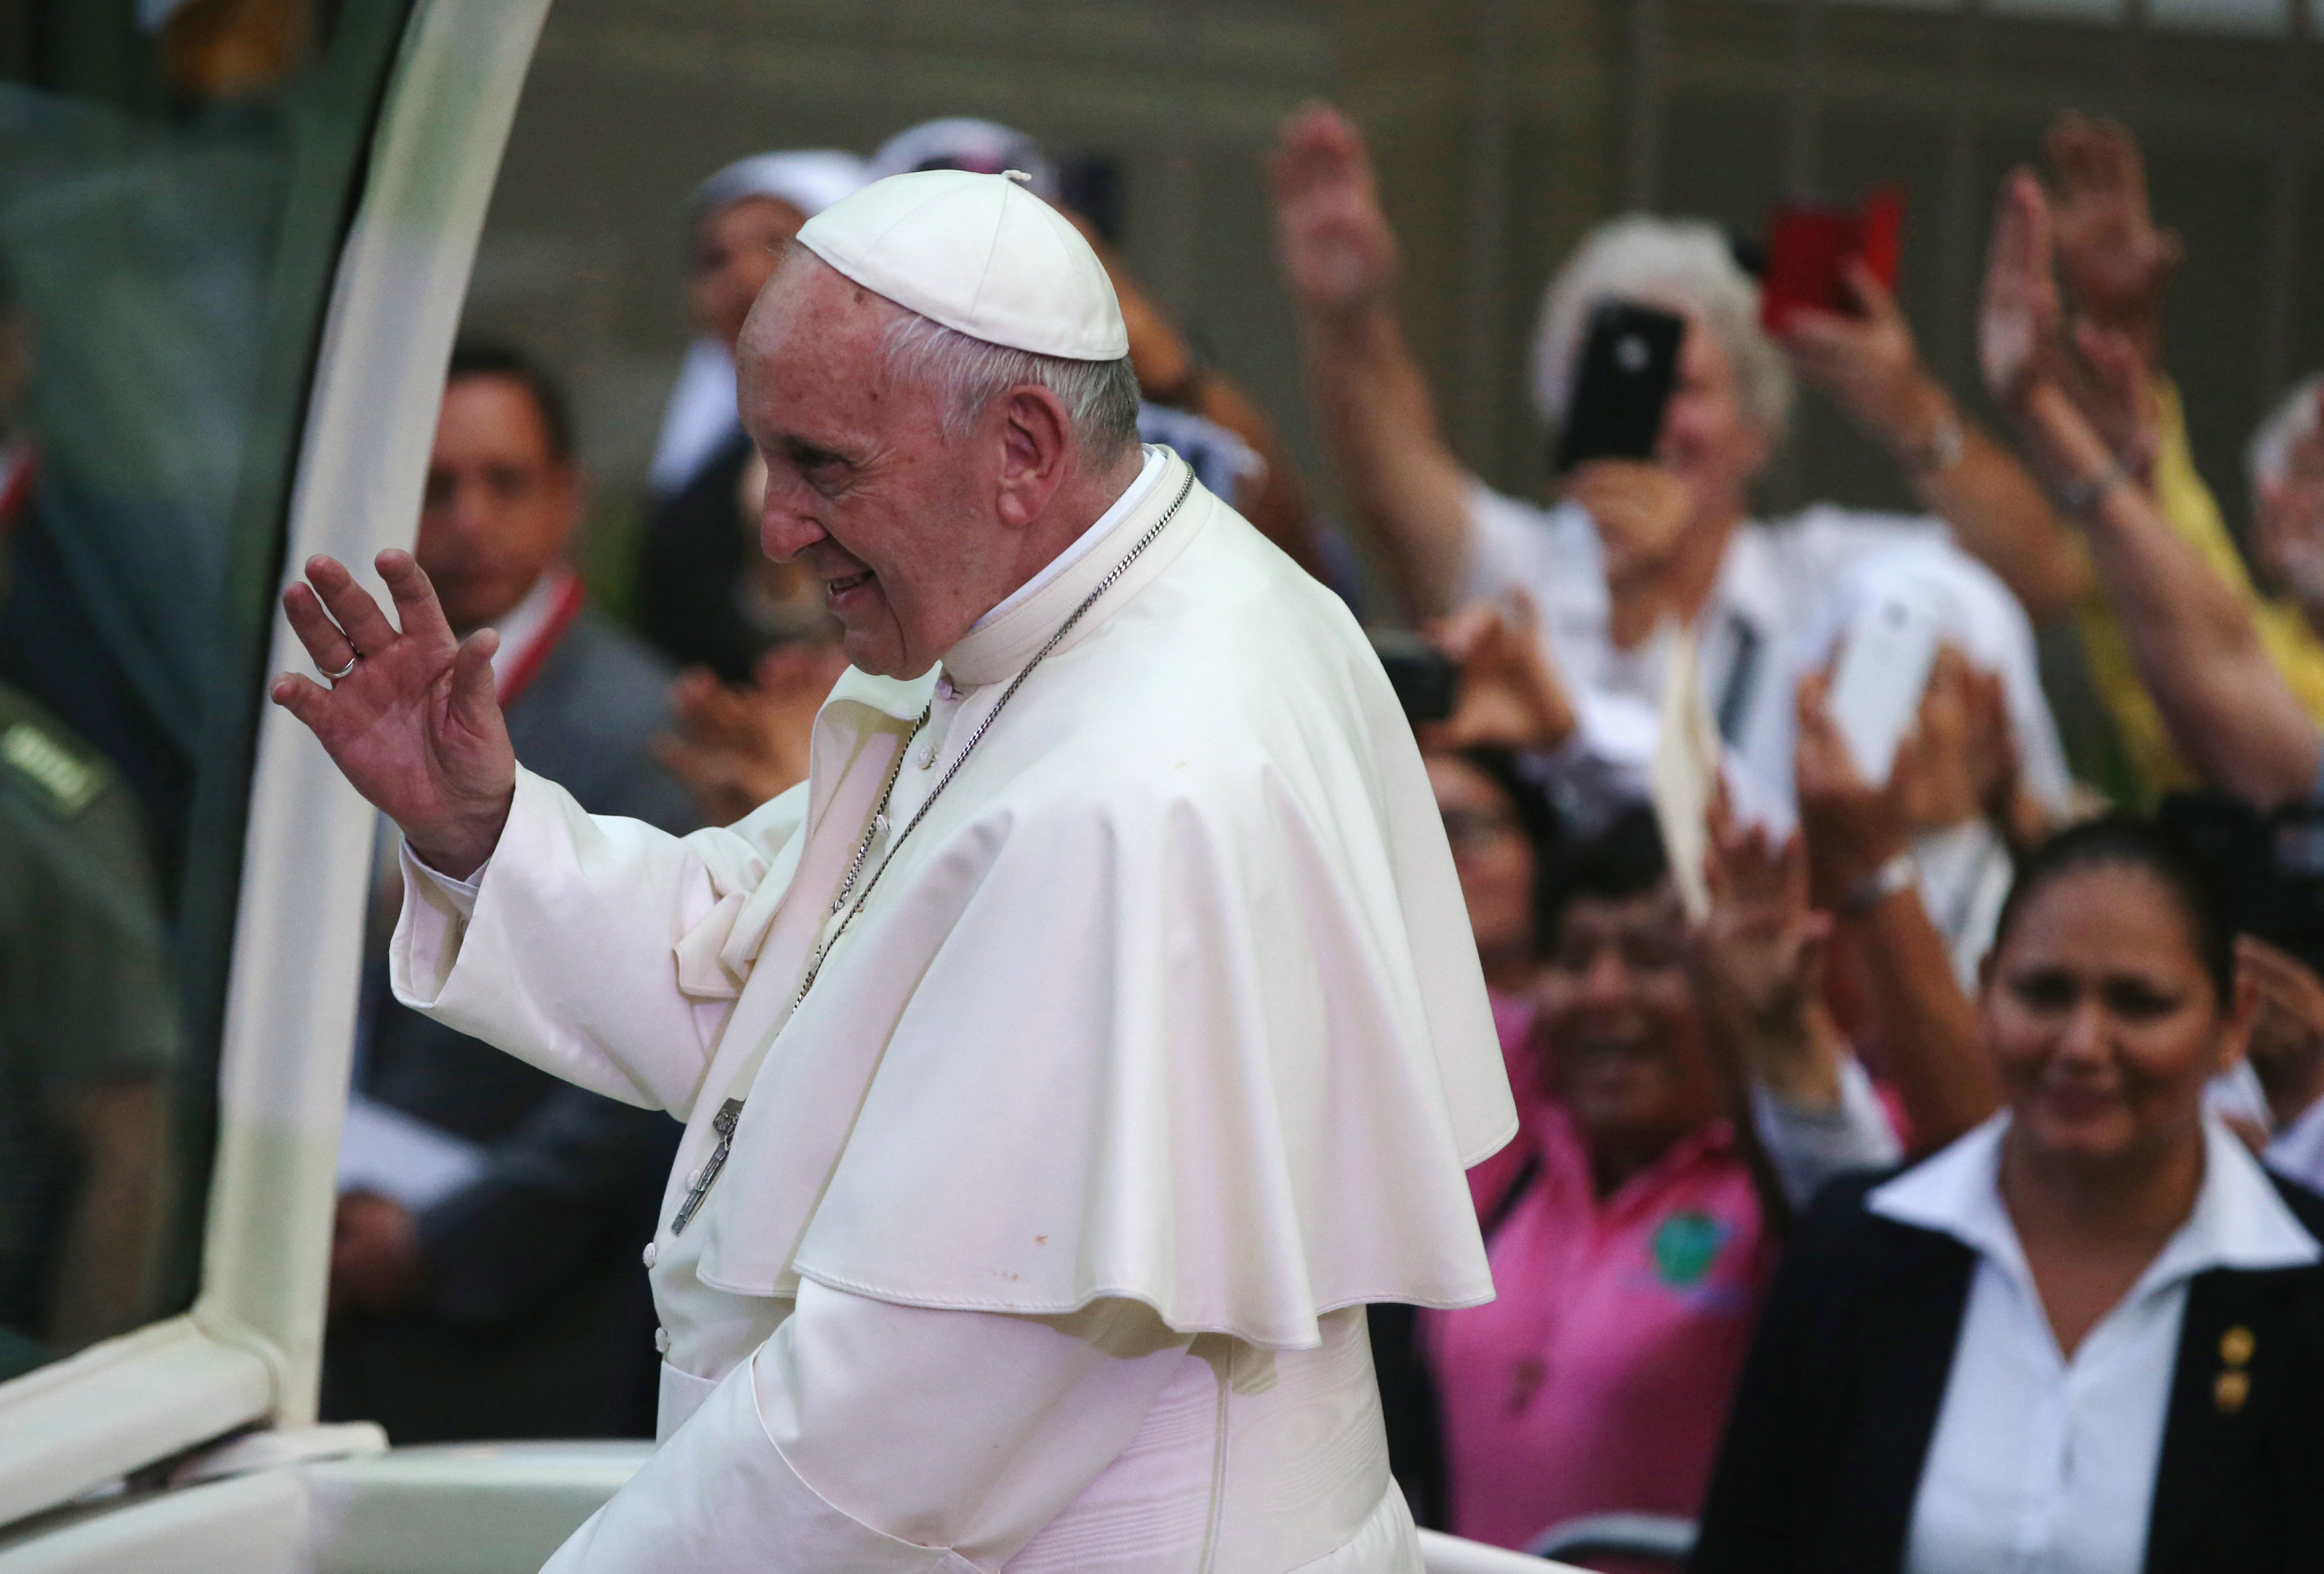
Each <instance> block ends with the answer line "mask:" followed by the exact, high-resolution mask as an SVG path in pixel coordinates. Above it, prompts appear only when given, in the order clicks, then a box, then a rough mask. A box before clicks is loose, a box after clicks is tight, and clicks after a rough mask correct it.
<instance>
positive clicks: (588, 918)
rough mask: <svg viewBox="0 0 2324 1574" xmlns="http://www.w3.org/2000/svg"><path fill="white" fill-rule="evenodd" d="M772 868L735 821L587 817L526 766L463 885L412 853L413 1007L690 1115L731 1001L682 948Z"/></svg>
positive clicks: (585, 1083) (399, 958)
mask: <svg viewBox="0 0 2324 1574" xmlns="http://www.w3.org/2000/svg"><path fill="white" fill-rule="evenodd" d="M801 801H803V799H802V800H801ZM774 807H775V806H774V805H770V806H769V808H770V810H771V809H773V808H774ZM762 812H764V811H762ZM754 819H755V817H754ZM750 824H752V822H751V821H746V822H745V825H746V826H748V825H750ZM769 862H770V860H769V856H768V855H767V853H766V851H765V850H764V849H763V848H762V847H761V846H759V845H757V844H756V843H754V842H752V840H751V839H749V838H746V837H744V836H742V835H738V834H736V833H735V832H733V831H728V830H708V831H697V832H696V833H695V834H694V835H693V836H691V837H687V838H678V837H673V836H671V835H669V833H668V832H666V831H661V830H658V829H655V828H653V827H652V826H650V825H646V824H644V823H643V822H641V821H639V820H633V819H618V818H615V817H613V816H599V815H591V814H587V813H585V812H584V811H583V810H582V808H581V806H580V805H579V804H578V803H576V802H575V801H573V798H572V795H571V794H569V793H567V792H566V791H565V790H564V789H563V788H561V787H559V786H558V785H557V784H556V783H555V782H549V781H547V780H545V779H543V778H541V777H539V776H536V775H534V774H533V773H531V772H530V771H526V770H523V769H521V768H520V769H519V770H518V772H517V782H516V797H515V801H514V802H513V803H512V805H511V806H510V810H509V818H508V823H507V825H506V827H505V828H504V829H503V830H502V832H501V839H500V842H499V845H498V846H497V847H494V849H493V856H492V860H491V863H490V865H489V866H488V867H487V868H484V869H480V870H478V871H477V873H476V875H475V876H474V877H472V878H471V879H469V880H466V881H457V880H450V879H447V877H446V876H445V875H441V874H439V873H438V872H437V871H435V870H432V869H429V867H428V866H426V865H424V864H422V863H420V860H419V859H418V858H416V857H414V856H412V855H411V853H410V849H409V848H406V849H405V851H404V853H403V855H402V864H403V869H404V874H405V880H404V903H403V912H402V914H401V917H400V918H399V919H398V921H397V923H396V927H395V933H394V935H393V937H392V939H391V940H390V941H389V943H388V966H389V977H390V981H391V983H392V985H393V986H394V989H395V995H396V998H397V999H399V1000H401V1002H403V1004H405V1005H409V1006H411V1007H413V1008H414V1009H415V1010H419V1011H422V1012H425V1013H427V1014H429V1015H430V1016H432V1017H435V1018H436V1019H437V1020H438V1021H439V1022H442V1023H446V1024H447V1025H448V1026H451V1027H455V1028H457V1029H458V1030H459V1031H460V1032H465V1033H467V1034H468V1035H470V1036H471V1037H474V1038H479V1039H482V1040H484V1042H486V1043H489V1044H493V1045H494V1046H496V1047H497V1048H500V1049H503V1050H505V1051H508V1052H509V1053H511V1054H512V1055H515V1056H517V1057H518V1058H519V1059H521V1060H526V1061H529V1062H530V1063H531V1064H533V1065H535V1066H538V1067H539V1068H540V1069H542V1070H545V1071H547V1072H549V1073H550V1074H551V1075H552V1076H556V1077H560V1078H562V1079H565V1080H567V1081H568V1082H574V1083H577V1084H578V1085H580V1086H581V1087H584V1088H588V1089H589V1090H590V1091H592V1092H594V1093H602V1094H604V1095H605V1096H606V1097H611V1098H618V1099H621V1100H622V1101H623V1102H624V1103H628V1104H635V1105H641V1106H644V1107H646V1108H649V1109H656V1108H659V1109H668V1110H670V1111H671V1112H673V1113H674V1114H678V1115H679V1116H681V1117H682V1116H684V1113H685V1111H686V1110H687V1106H688V1105H689V1103H690V1102H691V1100H692V1098H693V1097H694V1093H695V1089H696V1084H697V1083H698V1082H699V1081H700V1080H701V1077H702V1070H703V1067H704V1065H705V1061H706V1059H707V1055H708V1046H709V1044H710V1043H711V1042H714V1040H715V1034H716V1032H717V1031H718V1028H719V1026H720V1024H721V1023H723V1022H724V1019H725V1014H726V1013H727V1012H728V1011H729V1010H730V1009H731V1008H732V1005H733V1002H732V1000H731V999H704V998H701V997H698V996H696V995H689V994H687V992H685V991H684V990H682V989H680V987H679V986H678V968H677V964H676V962H675V961H674V959H673V958H674V952H675V948H676V947H677V945H678V941H679V940H681V939H683V938H685V937H686V936H687V934H688V933H689V932H690V931H693V930H694V929H695V927H696V925H698V924H700V923H701V922H702V921H704V919H705V917H706V916H707V915H709V914H710V913H711V912H712V910H713V908H715V907H716V906H718V905H719V904H720V903H722V901H727V902H730V903H731V904H733V905H735V906H739V905H740V903H741V900H742V898H741V896H739V895H737V894H735V893H738V892H748V891H749V890H751V889H752V888H753V887H754V886H755V885H756V884H758V883H759V882H760V881H761V879H763V878H764V877H765V876H766V874H767V870H768V867H769Z"/></svg>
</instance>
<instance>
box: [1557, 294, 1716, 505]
mask: <svg viewBox="0 0 2324 1574" xmlns="http://www.w3.org/2000/svg"><path fill="white" fill-rule="evenodd" d="M1685 338H1686V319H1684V318H1683V317H1681V316H1679V315H1677V314H1676V313H1675V312H1670V311H1665V310H1661V309H1659V308H1657V307H1653V306H1644V305H1641V304H1639V303H1638V302H1637V301H1600V302H1599V304H1598V306H1597V308H1596V310H1592V311H1591V314H1590V332H1589V336H1588V337H1587V338H1584V339H1583V340H1582V355H1581V358H1580V360H1579V361H1578V362H1577V363H1576V364H1575V367H1574V373H1573V395H1572V398H1570V399H1569V400H1567V401H1566V405H1565V421H1564V424H1563V427H1562V428H1561V429H1560V430H1559V431H1558V434H1557V448H1556V450H1555V452H1554V454H1553V455H1552V457H1551V460H1550V463H1551V468H1553V469H1554V470H1555V472H1556V473H1557V474H1558V475H1561V476H1563V475H1564V474H1566V473H1567V472H1568V471H1570V470H1572V468H1574V467H1575V466H1576V465H1581V464H1585V463H1587V462H1588V461H1590V460H1591V459H1651V458H1654V456H1655V442H1656V441H1657V440H1660V438H1661V437H1662V431H1663V412H1665V409H1667V408H1668V407H1669V404H1670V396H1671V391H1672V390H1673V389H1674V388H1675V387H1676V386H1677V385H1678V356H1679V347H1680V346H1681V344H1682V343H1683V342H1684V340H1685Z"/></svg>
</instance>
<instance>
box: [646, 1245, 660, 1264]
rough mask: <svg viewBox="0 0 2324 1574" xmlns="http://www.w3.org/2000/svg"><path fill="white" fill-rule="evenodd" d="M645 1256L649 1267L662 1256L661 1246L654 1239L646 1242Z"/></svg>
mask: <svg viewBox="0 0 2324 1574" xmlns="http://www.w3.org/2000/svg"><path fill="white" fill-rule="evenodd" d="M644 1256H645V1263H646V1266H647V1267H649V1268H650V1267H652V1266H653V1265H654V1264H655V1262H656V1261H657V1260H658V1259H659V1257H660V1256H661V1247H660V1246H659V1245H656V1244H655V1243H654V1242H652V1241H648V1242H647V1243H646V1249H645V1252H644Z"/></svg>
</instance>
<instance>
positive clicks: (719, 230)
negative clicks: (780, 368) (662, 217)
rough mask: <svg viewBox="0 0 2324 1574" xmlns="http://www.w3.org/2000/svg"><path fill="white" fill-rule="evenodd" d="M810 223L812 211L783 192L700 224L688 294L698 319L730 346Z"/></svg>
mask: <svg viewBox="0 0 2324 1574" xmlns="http://www.w3.org/2000/svg"><path fill="white" fill-rule="evenodd" d="M806 223H807V215H806V214H804V213H801V212H800V211H799V210H798V208H795V207H793V206H792V205H791V204H790V203H788V202H786V201H784V200H783V199H781V198H779V197H745V198H742V199H741V200H739V201H735V202H729V203H728V204H726V206H725V207H724V208H717V209H715V210H714V211H712V212H709V213H705V214H704V215H703V217H702V221H701V222H700V223H699V224H697V225H696V226H695V229H694V248H693V251H694V255H693V258H692V265H691V268H690V270H689V272H688V275H687V286H686V290H687V301H689V302H691V303H692V305H693V307H694V318H695V320H696V322H699V323H700V324H701V325H702V326H703V329H705V331H706V332H708V333H710V334H711V335H713V336H714V337H715V338H717V340H718V342H719V343H721V344H723V345H724V346H725V347H727V349H729V350H730V351H731V350H732V349H733V347H734V341H735V340H736V339H737V338H741V337H742V323H743V320H744V319H747V318H748V317H749V316H750V315H751V302H752V301H756V300H757V299H758V298H759V292H760V291H761V290H762V289H764V288H766V283H767V280H768V279H769V278H770V277H771V276H772V275H773V273H774V271H775V266H776V264H778V263H779V262H781V261H782V255H783V247H784V245H786V244H788V242H789V240H790V238H791V237H792V236H795V235H797V234H798V232H799V227H800V226H802V225H804V224H806Z"/></svg>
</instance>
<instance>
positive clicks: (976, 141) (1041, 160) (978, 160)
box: [871, 116, 1063, 202]
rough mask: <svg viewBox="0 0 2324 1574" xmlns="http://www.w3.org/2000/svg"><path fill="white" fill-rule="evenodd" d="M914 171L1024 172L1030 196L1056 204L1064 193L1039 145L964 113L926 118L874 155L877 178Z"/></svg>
mask: <svg viewBox="0 0 2324 1574" xmlns="http://www.w3.org/2000/svg"><path fill="white" fill-rule="evenodd" d="M916 170H970V171H974V172H975V173H977V174H980V175H998V174H1000V173H1001V172H1002V171H1006V170H1022V171H1024V172H1025V173H1026V175H1027V176H1028V177H1029V179H1028V181H1026V184H1027V185H1028V186H1029V187H1031V188H1032V190H1033V193H1034V195H1036V196H1037V197H1043V198H1046V199H1048V200H1049V201H1051V202H1055V201H1056V200H1057V199H1058V198H1059V196H1060V195H1062V192H1063V187H1062V185H1061V183H1060V182H1059V181H1058V178H1057V166H1056V162H1055V161H1054V160H1052V159H1051V158H1050V157H1049V155H1048V154H1047V153H1043V152H1042V151H1041V144H1039V143H1037V142H1036V141H1034V140H1033V138H1031V137H1029V136H1028V135H1026V134H1024V133H1023V132H1021V131H1017V130H1014V129H1012V128H1010V127H1009V126H1006V125H1000V124H999V123H997V122H995V121H991V120H974V119H971V118H969V117H968V116H954V117H952V118H950V119H947V120H924V121H922V122H921V123H920V124H919V125H915V126H912V127H910V128H908V130H904V131H899V132H898V133H897V134H895V135H893V136H891V137H890V138H889V139H888V140H887V141H886V142H884V143H882V144H880V151H879V152H878V153H873V154H872V155H871V178H872V179H873V180H875V181H877V180H884V179H885V178H886V177H888V176H890V175H908V174H910V173H912V172H913V171H916Z"/></svg>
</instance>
